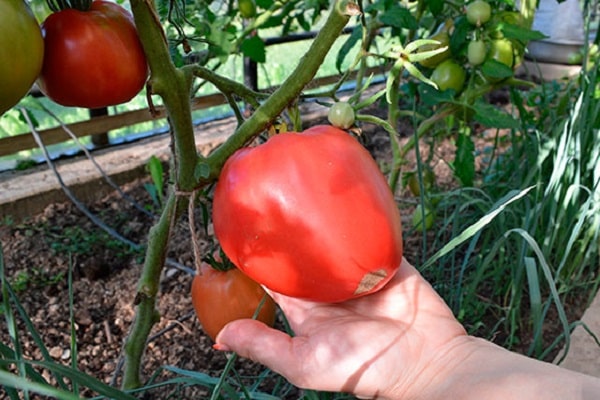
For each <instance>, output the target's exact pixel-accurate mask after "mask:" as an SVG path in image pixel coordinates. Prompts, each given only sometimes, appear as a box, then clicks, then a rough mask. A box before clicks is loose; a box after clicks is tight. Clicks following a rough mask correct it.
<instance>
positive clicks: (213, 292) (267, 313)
mask: <svg viewBox="0 0 600 400" xmlns="http://www.w3.org/2000/svg"><path fill="white" fill-rule="evenodd" d="M265 296H266V297H265ZM263 297H264V298H265V299H266V300H265V301H264V303H263V304H262V307H261V309H260V311H259V313H258V316H257V319H258V320H259V321H262V322H264V323H265V324H267V325H270V326H273V324H274V323H275V302H274V301H273V299H271V297H269V295H267V293H266V292H265V291H264V289H263V288H262V287H261V286H260V285H259V284H258V283H256V282H254V281H253V280H252V279H250V278H248V277H247V276H246V275H244V274H243V273H242V272H240V270H239V269H237V268H233V269H229V270H226V271H219V270H216V269H215V268H213V267H211V266H210V265H209V264H207V263H202V264H201V265H200V271H199V273H198V274H196V275H195V276H194V279H193V281H192V304H193V306H194V310H195V311H196V316H197V317H198V320H199V321H200V323H201V324H202V329H204V332H206V334H207V335H208V336H209V337H210V338H211V339H213V340H214V339H215V337H216V336H217V334H218V333H219V332H220V331H221V329H223V327H224V326H225V325H227V324H228V323H229V322H231V321H235V320H237V319H242V318H252V317H253V316H254V313H255V312H256V309H257V308H258V306H259V305H260V303H261V301H262V299H263Z"/></svg>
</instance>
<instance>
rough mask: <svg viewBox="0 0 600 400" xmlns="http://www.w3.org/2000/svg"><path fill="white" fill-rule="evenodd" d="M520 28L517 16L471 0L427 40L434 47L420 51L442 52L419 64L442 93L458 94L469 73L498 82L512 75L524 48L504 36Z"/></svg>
mask: <svg viewBox="0 0 600 400" xmlns="http://www.w3.org/2000/svg"><path fill="white" fill-rule="evenodd" d="M522 27H523V18H522V16H521V14H520V13H518V12H514V11H504V10H502V11H500V10H495V9H493V8H492V6H491V5H490V4H489V3H488V2H487V1H485V0H474V1H472V2H470V3H468V4H467V5H466V7H465V12H464V14H463V15H461V16H459V17H458V18H456V19H454V20H452V19H448V20H447V21H446V22H444V23H443V24H442V25H441V26H440V27H439V29H438V30H437V32H436V33H435V34H434V35H432V36H431V37H430V39H433V40H436V41H437V44H428V45H425V46H423V47H422V48H421V51H428V50H435V49H443V48H445V50H444V51H442V52H440V53H438V54H435V55H434V56H432V57H429V58H426V59H424V60H421V61H419V63H420V64H421V65H422V66H423V67H425V68H426V69H428V70H429V71H431V73H430V75H429V78H430V79H431V81H433V82H434V83H435V84H436V85H437V86H438V89H439V90H441V91H444V90H448V89H452V90H454V91H455V92H456V93H460V92H461V91H462V90H463V88H464V86H465V82H466V80H467V77H468V74H469V72H470V73H472V74H473V76H474V78H476V80H478V81H479V82H480V83H497V82H500V81H502V80H503V79H506V78H508V77H511V76H512V75H513V70H514V68H515V67H516V66H517V65H518V64H519V63H520V62H521V59H522V57H523V53H524V49H525V44H524V43H523V42H521V41H519V40H518V39H515V38H512V37H510V36H511V35H507V34H506V33H507V32H513V33H514V32H518V30H519V29H522ZM509 37H510V38H509Z"/></svg>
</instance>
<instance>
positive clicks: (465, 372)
mask: <svg viewBox="0 0 600 400" xmlns="http://www.w3.org/2000/svg"><path fill="white" fill-rule="evenodd" d="M397 389H398V390H397V391H395V392H394V393H392V394H391V396H390V397H389V398H390V399H428V400H435V399H444V400H451V399H461V400H469V399H486V400H494V399H502V400H504V399H527V400H532V399H544V400H552V399H599V398H600V379H597V378H594V377H590V376H587V375H583V374H580V373H577V372H573V371H568V370H565V369H563V368H560V367H558V366H556V365H554V364H550V363H546V362H542V361H539V360H535V359H532V358H528V357H526V356H523V355H520V354H517V353H514V352H511V351H509V350H506V349H504V348H502V347H500V346H497V345H495V344H493V343H491V342H488V341H486V340H483V339H479V338H475V337H470V336H462V337H458V338H455V339H454V340H453V341H451V342H449V343H448V344H447V345H446V346H445V348H444V349H443V350H442V351H440V352H439V353H438V355H436V356H435V357H432V358H431V359H430V360H428V361H426V364H425V367H424V368H423V369H422V370H421V372H420V373H419V374H418V375H417V376H416V379H415V380H414V381H413V382H412V384H411V385H410V386H406V387H405V388H397Z"/></svg>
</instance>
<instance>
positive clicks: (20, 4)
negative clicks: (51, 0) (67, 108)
mask: <svg viewBox="0 0 600 400" xmlns="http://www.w3.org/2000/svg"><path fill="white" fill-rule="evenodd" d="M43 57H44V39H43V38H42V32H41V30H40V26H39V25H38V23H37V21H36V19H35V17H34V16H33V13H32V12H31V10H30V8H29V5H28V3H27V2H25V1H24V0H2V1H0V115H2V114H4V112H5V111H6V110H8V109H9V108H12V107H13V106H14V105H15V104H17V103H18V102H19V100H21V98H22V97H23V96H25V95H26V94H27V92H28V91H29V89H30V88H31V85H33V82H35V79H36V78H37V77H38V75H39V73H40V70H41V69H42V62H43Z"/></svg>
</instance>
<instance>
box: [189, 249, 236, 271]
mask: <svg viewBox="0 0 600 400" xmlns="http://www.w3.org/2000/svg"><path fill="white" fill-rule="evenodd" d="M202 262H204V263H207V264H208V265H210V266H211V267H212V268H213V269H215V270H217V271H219V272H227V271H229V270H231V269H234V268H236V266H235V265H234V264H233V263H232V262H231V260H230V259H229V258H227V256H226V255H225V253H224V252H223V249H221V248H219V249H218V250H215V251H213V252H209V253H208V254H207V255H206V256H204V257H203V258H202ZM196 272H197V273H199V274H202V271H201V269H198V270H197V271H196Z"/></svg>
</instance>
